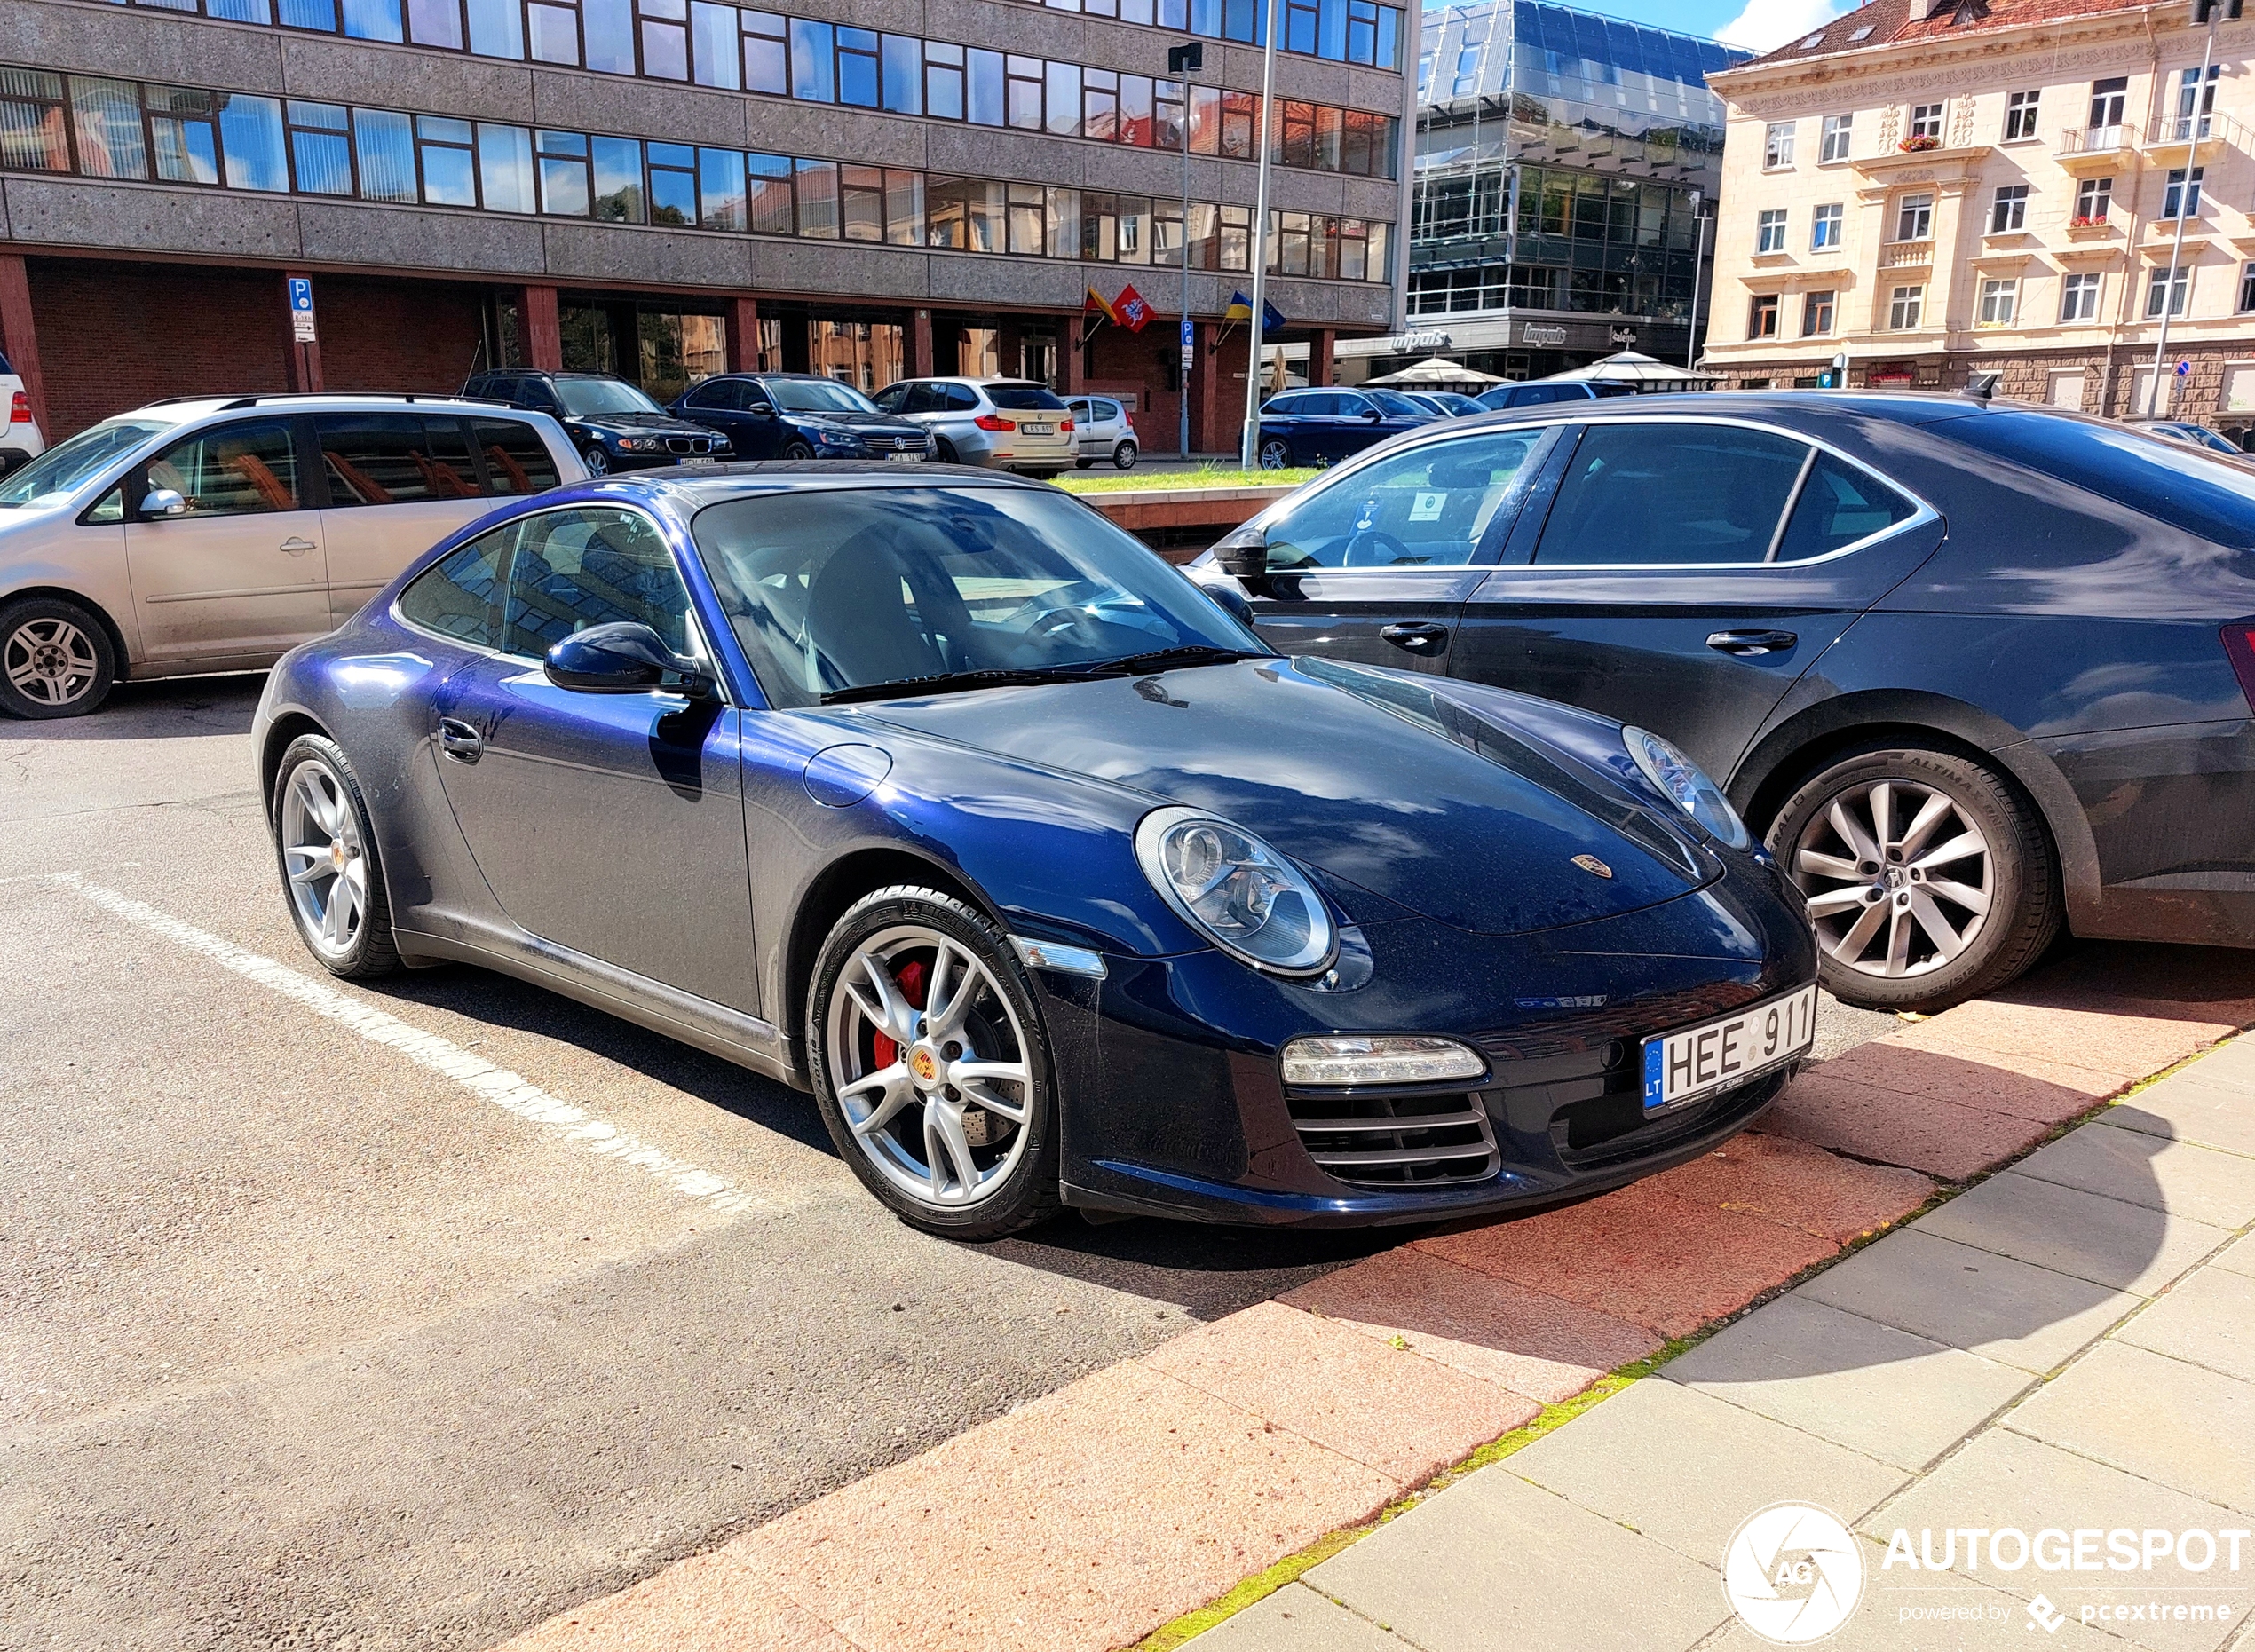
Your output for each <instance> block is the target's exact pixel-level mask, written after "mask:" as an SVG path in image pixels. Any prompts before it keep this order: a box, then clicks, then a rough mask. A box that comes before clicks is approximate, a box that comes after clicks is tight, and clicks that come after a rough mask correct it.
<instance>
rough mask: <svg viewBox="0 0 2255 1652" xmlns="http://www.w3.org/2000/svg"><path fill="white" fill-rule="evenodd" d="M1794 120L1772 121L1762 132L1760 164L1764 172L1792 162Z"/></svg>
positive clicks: (1772, 170)
mask: <svg viewBox="0 0 2255 1652" xmlns="http://www.w3.org/2000/svg"><path fill="white" fill-rule="evenodd" d="M1798 124H1799V123H1798V122H1794V121H1772V122H1770V123H1769V125H1768V129H1767V130H1765V131H1764V132H1763V134H1762V140H1761V165H1762V170H1764V171H1766V172H1774V171H1776V170H1777V169H1778V168H1780V167H1786V166H1791V165H1792V163H1793V130H1794V128H1795V127H1796V126H1797V125H1798Z"/></svg>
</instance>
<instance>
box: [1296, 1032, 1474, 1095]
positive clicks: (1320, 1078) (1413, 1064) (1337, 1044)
mask: <svg viewBox="0 0 2255 1652" xmlns="http://www.w3.org/2000/svg"><path fill="white" fill-rule="evenodd" d="M1487 1071H1488V1063H1486V1062H1484V1061H1483V1060H1482V1059H1481V1058H1480V1056H1479V1055H1478V1054H1477V1052H1476V1051H1474V1050H1471V1049H1468V1048H1467V1047H1465V1046H1463V1045H1461V1044H1460V1043H1458V1042H1457V1041H1456V1040H1455V1039H1428V1038H1419V1037H1414V1036H1408V1037H1404V1036H1385V1037H1379V1038H1364V1037H1346V1036H1335V1037H1325V1038H1315V1039H1293V1040H1292V1042H1291V1043H1289V1044H1287V1045H1286V1046H1285V1047H1284V1081H1285V1082H1286V1084H1293V1085H1324V1084H1445V1083H1449V1082H1451V1081H1452V1080H1455V1079H1479V1078H1484V1077H1485V1076H1486V1074H1487Z"/></svg>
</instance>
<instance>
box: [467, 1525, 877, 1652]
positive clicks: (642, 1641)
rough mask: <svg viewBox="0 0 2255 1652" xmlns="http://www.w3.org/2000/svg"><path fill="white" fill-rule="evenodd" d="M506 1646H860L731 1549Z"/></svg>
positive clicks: (834, 1649)
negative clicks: (786, 1592) (791, 1596)
mask: <svg viewBox="0 0 2255 1652" xmlns="http://www.w3.org/2000/svg"><path fill="white" fill-rule="evenodd" d="M507 1645H508V1647H509V1652H682V1648H691V1647H695V1648H718V1647H743V1648H754V1647H756V1648H759V1649H760V1652H859V1648H857V1647H856V1646H855V1645H854V1644H853V1642H851V1640H847V1639H846V1638H845V1637H844V1636H843V1635H842V1634H840V1633H838V1632H837V1631H836V1630H835V1629H832V1628H831V1627H830V1626H829V1625H828V1624H826V1623H824V1622H823V1621H822V1620H821V1619H820V1618H819V1617H816V1616H814V1615H813V1614H812V1613H811V1612H808V1611H806V1610H804V1609H802V1608H800V1607H798V1606H796V1605H795V1604H794V1603H793V1602H791V1601H788V1600H786V1599H785V1598H784V1597H783V1595H782V1594H781V1593H780V1592H779V1589H778V1587H777V1585H776V1584H775V1581H774V1579H773V1578H772V1577H767V1576H764V1575H763V1574H762V1573H761V1572H760V1571H759V1570H758V1569H756V1568H755V1567H753V1566H751V1565H748V1563H747V1562H746V1561H744V1560H743V1558H742V1557H741V1556H740V1555H739V1554H738V1553H735V1552H734V1551H732V1550H731V1549H718V1550H715V1551H713V1552H711V1553H705V1554H697V1555H692V1556H691V1557H690V1558H689V1559H687V1560H685V1561H680V1562H679V1563H678V1564H677V1565H674V1566H672V1567H669V1568H668V1569H666V1570H664V1571H662V1572H660V1573H659V1574H658V1575H657V1576H656V1577H650V1578H646V1579H645V1580H644V1581H643V1582H641V1583H638V1584H637V1585H634V1586H633V1587H632V1588H630V1589H629V1590H627V1591H625V1592H624V1593H620V1594H613V1595H607V1596H605V1597H604V1598H603V1599H601V1600H597V1601H589V1602H588V1603H587V1604H586V1605H585V1606H582V1607H579V1608H577V1609H574V1610H572V1611H568V1612H566V1613H564V1614H563V1615H562V1616H557V1617H551V1618H550V1619H549V1620H548V1621H547V1622H546V1623H544V1624H540V1625H539V1626H538V1627H537V1628H534V1629H531V1630H528V1631H526V1632H525V1633H524V1634H521V1635H518V1637H517V1638H516V1639H515V1640H510V1641H509V1642H508V1643H507Z"/></svg>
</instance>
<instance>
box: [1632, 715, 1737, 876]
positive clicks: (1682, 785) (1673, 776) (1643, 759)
mask: <svg viewBox="0 0 2255 1652" xmlns="http://www.w3.org/2000/svg"><path fill="white" fill-rule="evenodd" d="M1621 742H1622V744H1624V745H1625V746H1626V747H1628V755H1629V756H1630V758H1631V759H1632V760H1633V761H1634V763H1635V764H1636V766H1637V767H1638V768H1639V769H1642V771H1644V778H1645V779H1648V780H1650V781H1651V783H1652V784H1653V785H1654V786H1657V787H1658V788H1659V792H1660V794H1661V795H1662V796H1664V797H1666V799H1667V800H1668V801H1669V802H1672V803H1673V804H1674V805H1675V806H1676V807H1677V808H1678V809H1681V810H1683V812H1684V813H1685V814H1687V815H1689V816H1690V817H1691V818H1692V819H1693V820H1695V821H1697V823H1698V824H1699V826H1701V827H1703V828H1704V829H1705V832H1706V834H1707V835H1708V836H1710V837H1712V838H1713V839H1715V840H1716V841H1717V842H1721V843H1727V844H1729V846H1730V847H1731V848H1732V849H1744V848H1745V847H1746V845H1747V844H1748V843H1749V842H1752V841H1753V840H1752V838H1751V837H1750V836H1749V835H1748V834H1747V832H1746V823H1745V821H1743V820H1741V819H1739V818H1738V811H1737V810H1735V809H1733V808H1732V807H1731V806H1730V800H1729V798H1727V797H1725V796H1724V795H1723V794H1722V788H1721V786H1717V785H1716V784H1715V783H1714V782H1713V780H1711V779H1708V778H1707V775H1706V771H1705V770H1704V769H1702V768H1700V767H1699V765H1698V764H1697V763H1693V762H1692V761H1691V760H1690V759H1689V757H1686V756H1685V755H1683V754H1682V753H1681V752H1680V751H1678V750H1676V748H1675V747H1673V746H1671V745H1669V744H1668V742H1667V741H1666V740H1664V739H1661V738H1660V737H1659V736H1658V735H1657V734H1655V733H1653V732H1652V731H1651V730H1650V729H1623V730H1622V731H1621Z"/></svg>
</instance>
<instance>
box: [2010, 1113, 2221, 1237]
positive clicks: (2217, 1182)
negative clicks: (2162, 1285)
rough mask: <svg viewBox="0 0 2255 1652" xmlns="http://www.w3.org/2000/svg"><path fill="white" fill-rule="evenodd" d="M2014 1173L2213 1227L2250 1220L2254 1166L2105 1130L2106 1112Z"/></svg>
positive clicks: (2191, 1146) (2187, 1145)
mask: <svg viewBox="0 0 2255 1652" xmlns="http://www.w3.org/2000/svg"><path fill="white" fill-rule="evenodd" d="M2013 1174H2015V1175H2022V1176H2033V1177H2035V1178H2036V1179H2037V1181H2039V1182H2056V1183H2058V1184H2059V1185H2060V1186H2061V1187H2063V1188H2080V1189H2082V1190H2084V1191H2085V1193H2102V1194H2104V1195H2105V1196H2106V1197H2107V1198H2117V1199H2122V1200H2124V1201H2126V1202H2127V1203H2129V1204H2132V1205H2147V1206H2148V1207H2150V1208H2152V1209H2154V1210H2164V1211H2168V1212H2170V1213H2172V1214H2174V1215H2179V1216H2189V1217H2191V1218H2192V1219H2193V1220H2194V1221H2204V1222H2207V1223H2209V1224H2210V1225H2211V1226H2213V1227H2218V1228H2239V1227H2243V1226H2245V1225H2246V1224H2247V1223H2248V1222H2249V1221H2255V1162H2251V1161H2250V1160H2248V1159H2245V1158H2241V1157H2240V1156H2239V1155H2237V1154H2235V1153H2219V1152H2218V1151H2217V1150H2215V1149H2213V1148H2210V1147H2200V1146H2197V1145H2196V1144H2195V1143H2193V1142H2176V1141H2171V1140H2170V1139H2169V1138H2167V1137H2165V1136H2158V1135H2152V1134H2148V1133H2146V1132H2144V1131H2141V1130H2116V1129H2112V1128H2109V1124H2108V1118H2107V1116H2106V1115H2105V1114H2101V1115H2100V1116H2099V1118H2096V1119H2094V1120H2093V1121H2092V1125H2091V1127H2090V1128H2088V1129H2085V1130H2077V1131H2074V1132H2071V1133H2070V1134H2067V1135H2064V1136H2061V1138H2060V1139H2059V1140H2058V1141H2056V1142H2053V1143H2052V1144H2051V1145H2050V1146H2049V1147H2045V1148H2042V1149H2039V1150H2037V1151H2036V1152H2034V1153H2031V1154H2029V1156H2028V1157H2027V1158H2025V1159H2022V1161H2021V1162H2020V1163H2019V1164H2017V1165H2015V1166H2013Z"/></svg>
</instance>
